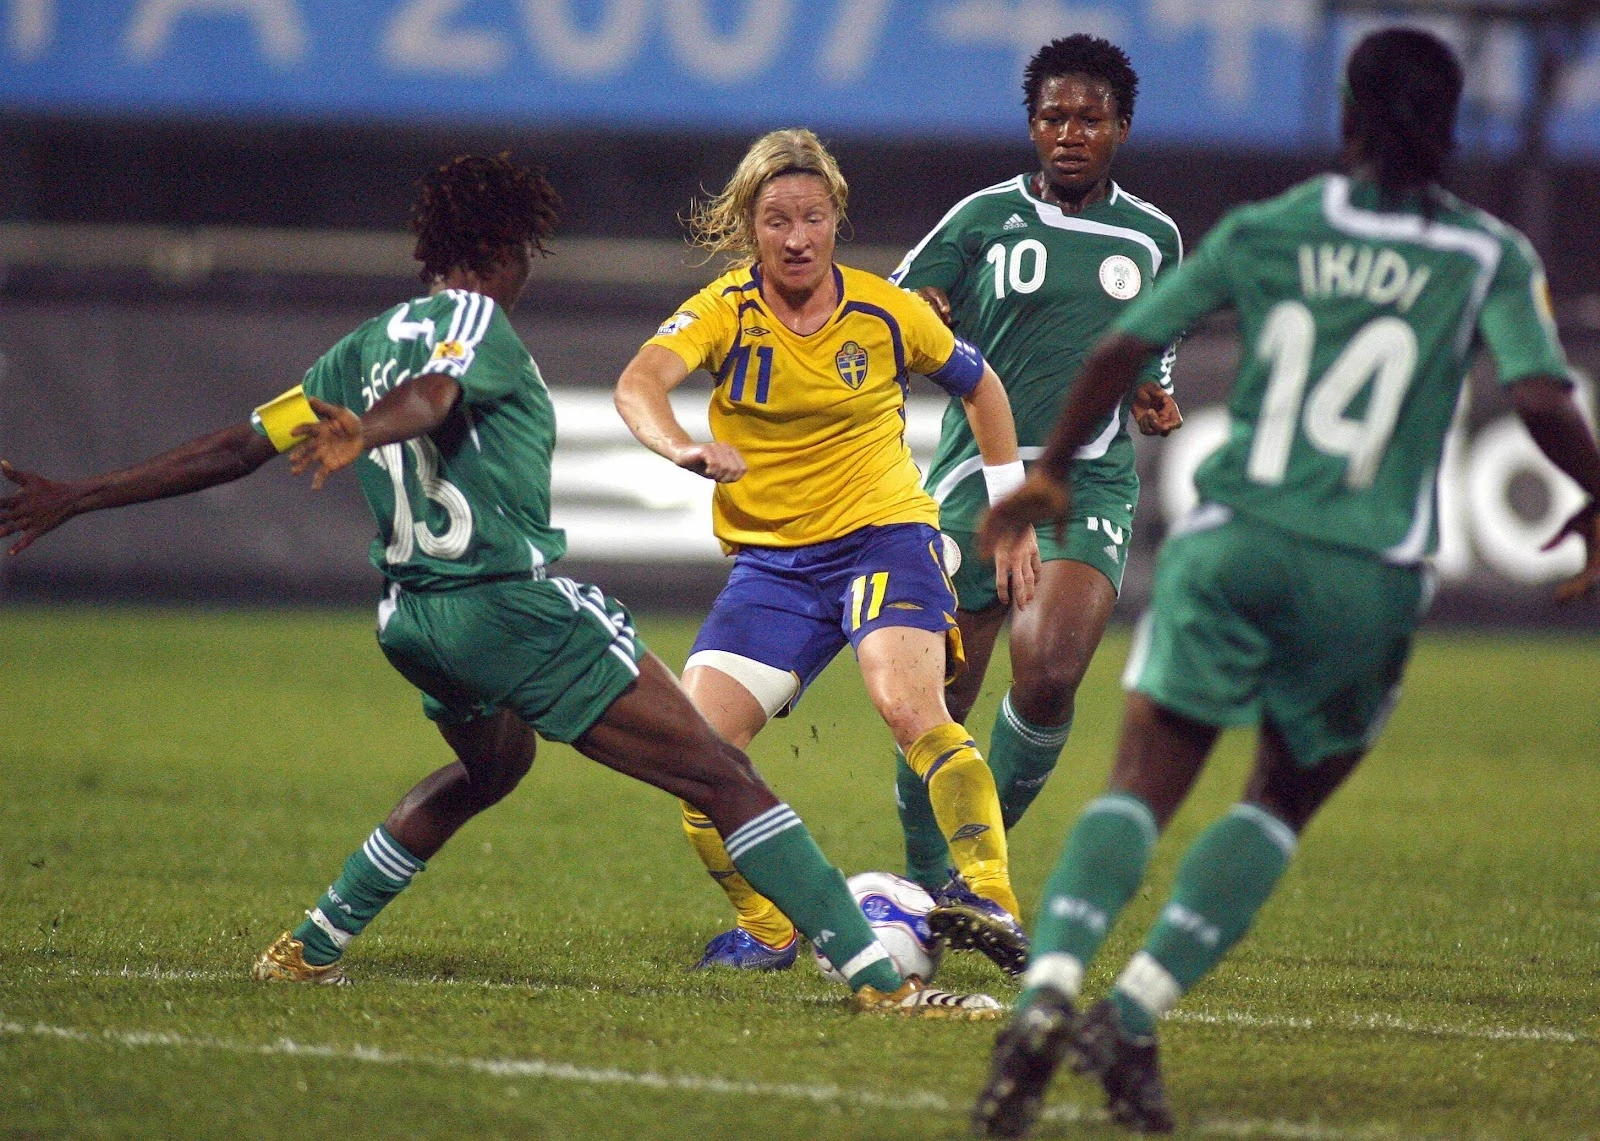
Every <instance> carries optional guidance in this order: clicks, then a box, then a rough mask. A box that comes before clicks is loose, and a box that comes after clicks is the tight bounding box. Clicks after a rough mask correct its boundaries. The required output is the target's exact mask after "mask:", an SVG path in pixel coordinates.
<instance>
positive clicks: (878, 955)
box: [839, 939, 889, 979]
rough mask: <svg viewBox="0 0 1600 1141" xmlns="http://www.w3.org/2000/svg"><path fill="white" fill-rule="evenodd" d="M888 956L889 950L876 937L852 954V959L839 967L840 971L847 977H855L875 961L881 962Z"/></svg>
mask: <svg viewBox="0 0 1600 1141" xmlns="http://www.w3.org/2000/svg"><path fill="white" fill-rule="evenodd" d="M888 957H889V952H888V951H885V950H884V949H883V944H882V943H880V942H878V941H877V940H876V939H874V940H873V941H872V942H870V943H868V944H867V945H866V946H865V947H863V948H861V950H859V951H857V952H856V953H855V954H854V955H852V956H851V957H850V961H849V962H848V963H846V964H845V965H844V966H842V967H840V968H839V973H840V974H841V975H843V976H844V977H845V978H847V979H853V978H855V977H856V976H857V975H859V974H860V973H861V972H862V971H864V970H866V969H867V968H868V967H870V966H872V964H873V963H881V962H883V960H885V959H887V958H888Z"/></svg>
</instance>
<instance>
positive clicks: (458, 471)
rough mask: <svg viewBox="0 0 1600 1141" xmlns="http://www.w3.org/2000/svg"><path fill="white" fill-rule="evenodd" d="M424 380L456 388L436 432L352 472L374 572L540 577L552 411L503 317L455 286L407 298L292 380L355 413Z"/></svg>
mask: <svg viewBox="0 0 1600 1141" xmlns="http://www.w3.org/2000/svg"><path fill="white" fill-rule="evenodd" d="M430 372H442V373H445V374H446V375H448V376H450V377H453V378H454V379H455V380H456V382H457V383H458V384H460V385H461V400H460V401H459V402H458V403H457V405H456V407H455V408H454V409H453V410H452V411H451V413H450V415H449V417H448V418H447V419H446V420H445V422H444V423H443V424H442V425H440V426H439V427H438V428H437V429H435V430H434V431H433V432H432V433H430V434H429V435H426V436H419V437H417V438H416V439H412V440H407V441H405V442H404V443H399V444H386V445H384V446H383V447H381V448H373V449H371V450H370V451H368V452H367V453H366V455H364V456H362V457H361V458H360V459H358V460H357V461H356V463H355V468H356V473H357V475H358V476H359V477H360V480H361V490H362V492H363V494H365V495H366V497H367V503H368V505H369V506H371V508H372V514H373V516H374V517H375V518H376V519H377V522H378V537H377V538H376V539H374V540H373V542H372V563H373V565H374V566H376V567H377V568H378V569H379V570H380V571H382V572H383V574H384V576H385V577H387V578H388V579H390V580H391V581H393V582H397V583H399V584H400V585H401V586H402V587H403V588H405V589H406V590H448V589H451V588H453V587H457V586H465V585H470V584H472V583H473V582H477V581H481V580H483V579H485V578H499V577H504V576H508V575H527V574H530V573H532V574H535V575H541V574H542V573H543V569H544V568H545V567H546V566H547V565H548V564H550V563H553V562H555V561H556V560H557V559H559V558H560V557H561V556H562V555H563V554H565V553H566V549H567V542H566V535H565V534H564V533H563V532H562V531H561V530H560V529H559V528H556V527H552V526H551V525H550V453H551V451H552V450H553V449H554V447H555V439H556V425H555V412H554V410H553V409H552V407H551V404H550V394H549V392H548V391H547V390H546V388H545V385H544V379H543V378H542V377H541V376H540V375H539V368H538V366H537V365H535V364H534V362H533V358H532V357H531V356H529V355H528V350H527V348H526V347H524V346H523V344H522V340H521V338H519V337H518V336H517V334H516V332H515V331H514V330H513V329H512V327H511V322H510V320H508V319H507V317H506V315H505V313H504V311H503V310H502V309H501V308H500V306H498V305H496V304H495V303H494V302H493V301H492V300H490V299H489V298H488V297H485V296H484V295H483V294H481V293H469V292H466V291H464V290H458V289H450V290H445V291H444V292H441V293H437V294H434V295H433V296H431V297H421V298H417V299H416V300H414V301H408V302H406V303H405V304H403V305H398V306H396V307H395V308H393V309H390V310H389V311H388V312H386V313H383V314H381V315H379V316H377V317H374V318H373V319H372V320H370V321H367V322H366V323H365V324H363V325H362V326H361V327H360V328H358V329H356V331H355V332H353V333H351V334H350V335H349V336H347V337H345V338H344V339H343V340H341V341H340V342H339V343H338V344H336V345H335V346H334V347H333V348H332V349H330V350H328V352H327V353H326V354H325V355H324V356H323V357H322V359H321V360H319V361H317V363H316V364H314V365H312V366H311V369H310V371H309V372H307V373H306V378H305V381H304V382H303V383H304V385H305V391H306V394H307V395H308V396H315V397H318V398H320V399H322V400H325V401H327V402H328V403H330V404H342V405H344V406H345V407H346V408H350V409H352V410H353V411H356V412H358V413H360V412H365V411H366V410H367V409H369V408H371V407H372V406H373V405H374V404H375V403H377V401H378V400H379V398H381V397H382V396H383V395H384V394H385V393H387V392H389V391H390V390H391V389H393V388H395V387H397V386H398V385H399V384H400V383H401V382H402V381H404V380H406V379H408V378H410V377H414V376H419V375H422V374H424V373H430ZM257 427H258V429H259V428H260V425H259V423H258V424H257Z"/></svg>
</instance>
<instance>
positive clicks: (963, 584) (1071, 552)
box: [939, 479, 1139, 612]
mask: <svg viewBox="0 0 1600 1141" xmlns="http://www.w3.org/2000/svg"><path fill="white" fill-rule="evenodd" d="M1071 488H1072V509H1071V514H1070V515H1069V516H1068V517H1067V520H1066V522H1064V523H1062V524H1061V526H1060V528H1059V533H1058V529H1057V528H1056V527H1054V526H1052V525H1051V524H1048V523H1044V524H1040V525H1039V527H1038V528H1036V530H1037V531H1038V535H1039V561H1040V562H1045V563H1048V562H1051V561H1054V560H1057V559H1071V560H1073V561H1074V562H1079V563H1088V564H1089V565H1090V566H1092V567H1093V568H1094V569H1095V570H1097V571H1099V572H1100V573H1101V574H1103V575H1105V576H1106V578H1107V579H1108V580H1110V582H1111V588H1112V589H1113V590H1115V591H1116V592H1117V593H1119V594H1120V593H1121V592H1122V571H1123V568H1124V567H1126V566H1127V563H1128V550H1129V548H1130V547H1131V546H1132V544H1133V509H1134V506H1135V505H1136V504H1137V503H1138V502H1139V485H1138V483H1137V482H1127V481H1122V480H1118V481H1116V482H1114V483H1101V482H1098V481H1091V480H1083V479H1073V481H1072V483H1071ZM939 529H940V530H941V531H943V532H944V533H945V534H946V535H949V536H950V538H951V539H953V540H954V541H955V543H956V546H958V547H960V548H961V565H960V566H959V567H958V568H957V569H956V573H955V574H953V575H951V576H950V581H951V582H952V583H954V584H955V588H956V599H957V605H959V606H960V607H961V609H963V610H966V611H969V612H972V611H978V610H987V609H989V608H990V607H991V606H997V605H999V602H1000V595H999V594H998V593H997V592H996V590H995V585H994V562H993V561H992V560H989V559H985V558H983V557H981V556H980V555H979V554H978V536H977V529H978V518H977V517H976V516H975V515H974V513H972V512H969V511H961V512H947V511H944V510H942V509H941V512H940V516H939Z"/></svg>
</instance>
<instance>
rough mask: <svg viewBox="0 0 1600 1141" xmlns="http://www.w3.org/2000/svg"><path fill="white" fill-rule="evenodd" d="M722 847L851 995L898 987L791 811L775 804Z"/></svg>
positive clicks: (834, 871) (835, 872)
mask: <svg viewBox="0 0 1600 1141" xmlns="http://www.w3.org/2000/svg"><path fill="white" fill-rule="evenodd" d="M723 843H724V845H725V846H726V847H727V849H728V855H729V857H731V858H732V860H733V863H734V866H735V867H736V868H738V869H739V873H740V874H741V875H743V876H744V878H745V879H746V880H748V881H749V882H750V886H751V887H753V888H755V889H756V890H757V891H759V892H760V893H761V894H762V895H764V896H766V897H767V898H768V899H770V900H772V902H773V903H775V904H777V905H778V907H779V908H780V909H781V910H782V911H783V913H784V914H785V915H787V916H788V917H789V918H790V920H792V921H793V922H794V925H795V926H796V927H798V928H799V929H800V930H801V932H802V933H803V934H804V935H805V937H806V938H807V939H810V940H811V943H812V946H814V947H816V948H817V950H819V951H821V952H822V953H823V954H824V955H826V956H827V957H828V960H829V961H830V962H832V963H834V964H835V965H836V966H838V968H839V973H840V974H842V975H844V976H845V978H847V979H849V980H850V988H851V989H852V990H860V989H861V988H862V987H863V986H871V987H874V988H876V989H878V990H880V991H882V992H884V993H885V994H891V993H893V992H894V991H897V990H899V989H900V984H901V983H902V982H904V981H905V980H904V979H902V978H901V977H900V972H899V971H897V970H895V968H894V963H893V962H891V961H890V959H889V953H888V952H887V951H885V950H884V949H883V944H881V943H879V942H878V940H877V937H876V936H875V935H873V933H872V928H871V927H870V926H869V925H868V924H867V917H866V916H865V915H863V914H861V908H859V907H858V906H856V901H855V897H854V896H852V895H851V894H850V888H849V887H848V886H846V884H845V882H844V875H843V874H842V873H841V872H840V871H839V869H838V868H836V867H834V866H833V865H832V864H830V863H828V858H827V857H826V856H824V855H823V854H822V849H821V848H818V847H817V842H816V841H815V840H813V839H812V838H811V833H810V831H809V830H808V829H807V828H806V826H805V824H804V822H802V821H801V819H800V817H798V816H796V815H795V814H794V810H793V809H792V808H790V807H789V806H788V805H787V804H777V805H774V806H773V807H771V808H769V809H767V810H766V811H765V812H763V813H761V815H759V816H757V817H755V818H754V819H753V820H747V821H746V822H745V823H743V824H741V825H740V826H739V827H737V828H735V829H734V830H733V832H732V833H731V834H730V835H728V836H725V837H724V838H723Z"/></svg>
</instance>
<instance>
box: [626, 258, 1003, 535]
mask: <svg viewBox="0 0 1600 1141" xmlns="http://www.w3.org/2000/svg"><path fill="white" fill-rule="evenodd" d="M834 282H835V284H836V285H837V286H838V291H839V306H838V308H837V309H835V310H834V311H833V315H832V316H831V317H830V318H829V319H828V322H827V324H825V325H823V326H822V328H821V329H818V330H817V331H816V332H815V333H812V334H811V335H810V336H808V337H802V336H800V335H799V334H797V333H793V332H791V331H790V330H789V329H787V328H785V327H784V326H783V324H782V323H781V322H779V321H778V319H777V318H776V317H774V316H773V315H772V311H771V310H770V309H768V308H767V305H766V302H765V301H763V300H762V298H761V289H760V270H759V268H755V267H745V268H742V269H737V270H734V271H733V272H732V273H728V274H724V275H723V276H722V277H720V278H718V279H717V280H716V281H714V282H712V283H711V284H710V285H708V286H706V287H705V288H704V289H702V290H701V291H700V292H699V293H697V294H695V295H694V296H693V297H691V298H690V299H689V300H688V301H687V302H686V303H685V304H684V305H683V307H682V308H680V309H679V310H678V312H677V313H675V314H674V315H673V316H672V317H671V318H670V319H669V320H667V322H666V323H665V324H663V325H662V326H661V328H660V329H658V330H657V331H656V335H655V336H654V337H652V338H650V340H649V342H648V343H649V344H652V345H661V346H663V347H664V348H668V349H671V350H672V351H673V352H675V353H677V354H678V356H680V357H682V358H683V361H684V363H685V364H687V365H688V366H689V370H690V371H691V372H692V371H694V370H695V369H697V368H704V369H706V370H707V371H708V372H710V373H711V374H712V376H713V377H715V378H716V382H717V387H716V391H715V392H714V393H713V394H712V397H711V413H710V420H711V434H712V435H713V436H714V437H715V438H716V439H717V440H719V441H722V442H723V443H728V444H732V445H733V446H734V447H736V448H738V449H739V452H740V454H742V455H743V456H744V458H745V462H746V463H748V464H749V467H750V470H749V471H748V472H747V473H746V474H745V476H744V478H743V479H740V480H738V481H737V482H735V483H719V484H717V487H716V491H715V493H714V496H713V500H712V528H713V530H714V531H715V532H716V535H717V538H718V539H720V540H722V543H723V545H724V546H725V547H727V548H728V549H730V550H731V549H734V548H737V547H740V546H757V547H801V546H809V545H810V544H812V543H824V542H828V541H829V540H832V539H838V538H842V537H843V536H845V535H848V534H850V532H852V531H855V530H858V529H860V528H862V527H870V526H875V525H880V524H885V523H927V524H930V525H932V526H938V524H939V509H938V506H937V505H936V504H935V503H934V501H933V499H932V498H931V497H930V496H929V495H928V493H927V492H925V491H923V490H922V480H921V474H920V473H919V472H918V471H917V467H916V464H914V463H913V462H912V460H911V450H910V449H909V448H907V447H906V442H905V398H906V390H907V388H908V386H909V382H910V374H911V373H912V372H919V373H923V374H924V375H926V376H929V377H931V378H932V379H933V380H934V382H935V383H937V384H938V385H939V386H940V387H941V388H944V389H945V390H946V391H947V392H950V393H951V394H953V395H956V396H965V395H966V394H968V393H970V392H971V391H972V390H973V388H975V387H976V386H977V384H978V381H979V380H981V379H982V378H983V358H982V357H981V356H980V355H979V354H978V352H977V350H976V349H974V348H973V347H972V346H971V345H969V344H967V343H966V342H965V341H962V340H961V339H960V338H958V337H956V336H955V335H954V334H952V333H951V332H950V330H949V329H947V328H946V327H945V325H944V323H943V322H942V321H940V320H939V318H938V315H937V314H935V313H934V311H933V309H932V308H931V307H930V306H929V305H928V303H927V302H925V301H924V300H923V299H922V298H921V297H918V296H917V295H916V294H914V293H910V292H908V291H906V290H903V289H900V288H899V287H898V286H894V285H891V284H889V283H888V282H887V281H885V280H883V278H881V277H878V276H876V275H875V274H871V273H866V272H864V271H862V270H858V269H850V268H849V267H847V266H836V267H835V268H834Z"/></svg>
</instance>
